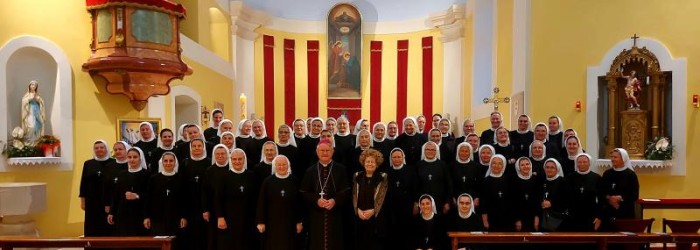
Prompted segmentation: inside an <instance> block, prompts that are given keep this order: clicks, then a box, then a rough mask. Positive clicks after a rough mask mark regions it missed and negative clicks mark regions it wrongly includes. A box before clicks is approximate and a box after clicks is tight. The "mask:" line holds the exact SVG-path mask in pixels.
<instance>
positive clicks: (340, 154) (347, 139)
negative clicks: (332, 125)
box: [309, 134, 355, 167]
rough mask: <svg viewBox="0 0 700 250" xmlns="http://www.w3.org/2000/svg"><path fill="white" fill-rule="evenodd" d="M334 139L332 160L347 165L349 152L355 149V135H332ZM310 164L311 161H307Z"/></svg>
mask: <svg viewBox="0 0 700 250" xmlns="http://www.w3.org/2000/svg"><path fill="white" fill-rule="evenodd" d="M333 139H334V140H335V150H334V151H333V161H335V162H337V163H340V164H343V166H346V167H348V166H349V165H350V164H351V163H352V162H351V160H352V159H351V157H349V155H350V153H352V151H353V150H354V149H355V135H353V134H348V135H338V134H335V135H333ZM309 165H311V162H309Z"/></svg>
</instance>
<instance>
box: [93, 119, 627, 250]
mask: <svg viewBox="0 0 700 250" xmlns="http://www.w3.org/2000/svg"><path fill="white" fill-rule="evenodd" d="M212 118H213V119H212V121H211V122H210V126H209V127H208V128H207V129H206V130H202V129H201V127H199V126H198V125H195V124H184V125H182V126H180V127H179V129H178V131H177V135H176V134H175V132H173V131H172V130H170V129H167V128H166V129H162V130H161V131H160V133H159V134H158V135H156V134H155V132H154V131H153V127H152V125H151V124H150V123H148V122H144V123H142V124H140V135H141V137H142V139H140V140H139V141H138V142H137V143H134V144H133V145H129V144H128V143H126V142H124V141H118V142H116V143H114V144H113V145H111V147H110V145H108V144H107V142H106V141H104V140H97V141H95V143H94V144H93V156H94V157H93V159H89V160H87V161H85V163H84V165H83V170H82V178H81V183H80V194H79V197H80V202H81V203H80V204H81V208H82V209H83V210H84V211H85V225H84V234H85V236H146V235H154V236H158V235H173V236H176V238H175V240H174V248H175V249H195V250H197V249H202V250H204V249H312V250H315V249H341V250H342V249H435V250H437V249H449V248H450V246H449V238H448V236H447V232H448V231H488V232H536V231H581V232H593V231H606V230H614V229H613V228H612V223H611V222H612V221H613V220H615V219H616V218H633V217H634V203H635V201H636V200H637V199H638V196H639V183H638V180H637V176H636V174H635V173H634V171H633V169H632V167H631V163H630V158H629V156H628V154H627V152H626V151H625V150H624V149H621V148H618V149H614V150H613V151H612V152H610V155H609V157H610V159H611V161H612V165H613V167H612V168H611V169H608V170H607V171H605V172H604V174H603V176H602V177H601V176H600V175H598V174H597V173H595V172H592V171H591V165H592V164H593V163H594V162H595V159H593V158H591V156H590V155H588V154H586V153H584V152H583V150H582V146H581V145H580V141H579V138H578V137H577V135H576V131H574V130H573V129H567V130H565V131H562V126H563V125H562V121H561V119H560V118H559V117H557V116H552V117H550V118H549V120H548V123H537V124H535V126H534V128H532V127H531V121H530V117H528V116H527V115H520V117H519V118H518V127H517V129H516V130H512V131H509V130H508V129H506V128H504V127H503V126H502V117H501V114H500V113H498V112H494V113H492V114H491V116H490V121H491V128H489V129H486V130H484V131H483V132H482V133H481V134H480V135H477V134H475V125H474V123H473V122H472V121H471V120H469V119H467V120H465V121H464V123H463V124H462V131H463V135H462V136H461V137H455V136H454V135H453V133H452V124H451V121H450V120H449V119H447V118H442V117H441V116H440V115H439V114H435V115H433V116H432V126H431V127H432V129H426V123H427V121H426V117H424V116H422V115H419V116H417V117H415V118H414V117H406V118H405V119H404V120H403V121H402V122H401V124H399V123H397V122H395V121H391V122H389V123H387V124H384V123H382V122H377V123H375V124H374V125H373V126H371V127H370V124H369V121H367V120H365V119H361V120H359V121H357V123H356V124H355V127H354V129H352V131H351V127H350V123H349V120H348V119H347V118H346V117H344V116H341V117H338V118H337V119H335V118H328V119H327V120H325V121H324V120H323V119H321V118H318V117H316V118H309V119H306V120H304V119H296V120H294V122H293V124H292V126H291V127H290V126H288V125H285V124H283V125H281V126H279V128H278V129H277V142H275V141H273V140H272V139H271V138H269V137H268V136H267V133H266V129H265V124H264V122H263V121H261V120H247V119H243V120H241V121H240V122H238V124H237V126H234V123H233V122H232V121H231V120H228V119H223V112H222V111H221V110H214V111H213V112H212ZM234 128H236V131H234ZM400 129H401V130H402V131H401V133H399V130H400ZM176 136H177V137H176ZM324 144H325V145H327V146H328V147H330V148H331V149H332V150H330V152H331V154H332V164H331V166H333V167H331V168H330V171H336V172H338V171H340V172H339V173H336V172H333V173H330V172H327V171H326V170H323V171H322V170H321V165H322V164H323V166H324V167H325V166H327V165H328V164H327V163H326V162H323V157H324V156H323V155H322V154H323V153H324V152H326V153H327V152H328V151H329V150H325V151H324V150H323V149H321V150H319V148H323V147H322V145H324ZM110 149H112V151H113V152H110ZM320 160H321V161H320ZM316 166H318V171H315V170H316V168H317V167H316ZM306 173H312V174H309V175H306V176H305V174H306ZM322 173H323V175H324V176H323V177H322ZM336 174H340V176H341V177H342V178H341V179H343V180H342V181H338V180H336V179H335V175H336ZM332 175H333V176H332ZM317 178H318V182H316V179H317ZM322 179H323V180H324V182H321V180H322ZM329 179H331V181H332V183H331V185H333V187H332V188H334V189H336V191H337V189H339V188H341V187H338V186H343V185H344V184H343V183H346V184H348V185H347V186H348V187H347V189H348V190H347V193H348V195H347V196H342V197H341V196H337V197H336V198H337V199H338V200H334V202H333V204H332V205H329V204H330V203H325V202H326V201H327V200H324V199H323V197H324V195H323V192H324V188H326V185H328V180H329ZM308 183H311V184H309V185H315V186H319V187H320V190H321V193H320V197H321V199H319V201H318V204H317V202H316V201H315V200H307V199H304V195H305V193H304V191H303V190H301V191H300V189H304V185H305V184H308ZM322 184H325V185H322ZM336 185H338V186H336ZM315 186H314V187H313V188H316V190H319V187H315ZM321 200H324V201H323V202H321ZM331 200H333V199H331ZM328 201H330V200H328ZM317 205H318V206H319V207H323V208H327V209H328V210H330V209H338V210H341V211H342V223H341V225H342V226H338V227H333V228H329V227H328V225H329V224H328V218H326V219H325V220H323V221H324V222H323V223H321V224H320V225H321V227H320V228H321V229H320V232H319V231H315V230H319V229H318V228H319V227H314V226H313V224H312V226H310V227H309V226H308V225H307V224H309V223H315V222H313V221H312V222H309V214H311V213H312V212H311V211H312V210H313V208H315V207H316V206H317ZM334 205H337V207H336V208H334V207H333V206H334ZM326 215H327V214H326ZM555 215H556V217H557V218H558V219H560V220H559V221H560V222H561V223H555V224H556V225H554V226H552V225H551V224H552V223H550V222H546V219H547V218H545V217H547V216H555ZM334 223H335V222H334ZM329 230H340V232H339V233H338V234H330V235H331V236H334V237H332V239H329V238H328V237H329V236H328V235H329V234H328V231H329ZM313 235H323V237H320V239H321V240H320V241H323V242H322V243H318V242H314V241H315V240H316V241H318V239H319V237H313ZM335 236H337V237H335ZM331 240H332V241H340V244H335V245H332V246H333V247H329V244H330V243H329V242H331ZM317 243H318V244H317ZM460 247H465V248H467V249H484V248H483V247H479V246H460Z"/></svg>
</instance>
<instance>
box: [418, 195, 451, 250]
mask: <svg viewBox="0 0 700 250" xmlns="http://www.w3.org/2000/svg"><path fill="white" fill-rule="evenodd" d="M418 204H419V207H420V213H419V214H418V215H416V216H414V219H413V223H414V224H413V227H412V228H411V230H413V234H412V235H413V237H412V243H413V247H412V248H411V249H420V250H428V249H433V250H447V249H449V238H448V237H447V225H446V222H445V219H444V217H443V215H441V214H439V213H438V211H437V207H436V206H435V200H434V199H433V197H431V196H430V195H429V194H424V195H421V196H420V198H419V199H418Z"/></svg>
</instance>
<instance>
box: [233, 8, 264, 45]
mask: <svg viewBox="0 0 700 250" xmlns="http://www.w3.org/2000/svg"><path fill="white" fill-rule="evenodd" d="M229 12H230V13H231V32H232V33H233V34H234V35H236V36H240V37H241V38H243V39H246V40H251V41H252V40H255V39H256V38H257V37H258V33H257V32H255V29H257V28H258V27H261V26H263V25H264V24H266V23H267V22H268V21H269V20H270V16H269V15H268V14H267V13H265V12H263V11H259V10H255V9H252V8H249V7H248V6H246V5H245V4H243V1H231V5H230V11H229Z"/></svg>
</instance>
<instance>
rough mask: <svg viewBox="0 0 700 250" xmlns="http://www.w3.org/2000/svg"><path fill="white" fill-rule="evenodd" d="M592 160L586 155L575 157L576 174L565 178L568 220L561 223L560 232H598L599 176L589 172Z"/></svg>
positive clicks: (599, 215) (599, 210)
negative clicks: (567, 193) (567, 194)
mask: <svg viewBox="0 0 700 250" xmlns="http://www.w3.org/2000/svg"><path fill="white" fill-rule="evenodd" d="M592 163H593V158H591V156H590V155H588V154H580V155H578V156H577V157H576V166H575V168H576V172H575V173H572V174H569V175H567V176H566V181H567V184H568V186H569V188H568V192H569V194H570V195H571V196H570V199H569V201H570V204H569V218H567V219H566V220H565V221H564V222H563V223H562V226H561V227H562V230H564V231H570V232H593V231H598V230H599V229H600V226H601V224H602V219H601V218H602V217H601V212H602V211H601V206H600V205H599V204H600V203H599V200H598V189H599V188H600V175H598V174H597V173H595V172H593V171H591V165H592Z"/></svg>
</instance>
